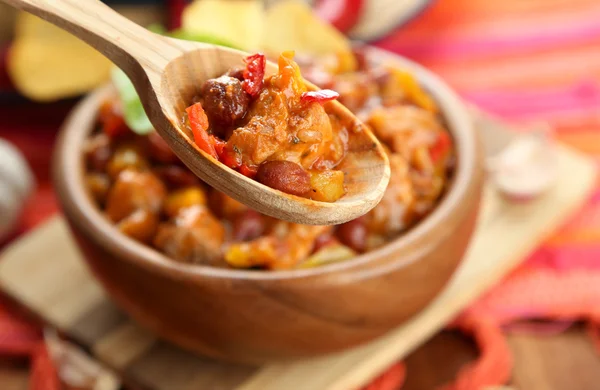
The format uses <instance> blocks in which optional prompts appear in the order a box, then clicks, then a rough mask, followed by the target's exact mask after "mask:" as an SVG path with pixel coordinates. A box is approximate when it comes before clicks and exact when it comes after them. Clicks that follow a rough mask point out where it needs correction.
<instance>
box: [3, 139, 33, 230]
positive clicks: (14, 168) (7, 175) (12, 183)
mask: <svg viewBox="0 0 600 390" xmlns="http://www.w3.org/2000/svg"><path fill="white" fill-rule="evenodd" d="M0 160H1V162H0V240H2V239H4V238H6V236H7V235H8V234H10V233H11V232H12V231H13V230H14V229H15V227H16V224H17V222H18V220H19V215H20V214H21V211H22V210H23V206H24V204H25V201H26V200H27V198H28V197H29V195H30V194H31V192H32V191H33V188H34V177H33V174H32V172H31V170H30V169H29V166H28V165H27V162H26V161H25V159H24V158H23V156H22V154H21V152H19V150H17V148H15V147H14V146H13V145H12V144H10V143H9V142H7V141H5V140H3V139H0Z"/></svg>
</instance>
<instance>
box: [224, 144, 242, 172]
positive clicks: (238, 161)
mask: <svg viewBox="0 0 600 390" xmlns="http://www.w3.org/2000/svg"><path fill="white" fill-rule="evenodd" d="M220 160H221V162H222V163H223V164H225V165H227V166H228V167H229V168H231V169H237V168H239V166H240V165H242V155H241V154H240V153H237V152H236V151H235V150H232V149H231V148H230V147H229V145H226V146H225V148H224V149H223V154H221V155H220Z"/></svg>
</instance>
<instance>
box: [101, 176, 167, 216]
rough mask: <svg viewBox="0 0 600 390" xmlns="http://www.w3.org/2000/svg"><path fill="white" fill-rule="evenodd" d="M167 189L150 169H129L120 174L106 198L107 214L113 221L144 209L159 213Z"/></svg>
mask: <svg viewBox="0 0 600 390" xmlns="http://www.w3.org/2000/svg"><path fill="white" fill-rule="evenodd" d="M166 194H167V191H166V189H165V185H164V184H163V182H162V181H160V180H159V179H158V177H156V176H155V175H154V174H153V173H151V172H149V171H143V172H139V171H136V170H131V169H127V170H125V171H123V172H121V173H120V174H119V176H118V177H117V180H116V181H115V183H114V184H113V186H112V188H111V189H110V191H109V192H108V196H107V198H106V215H107V216H108V218H110V219H111V220H112V221H113V222H120V221H121V220H122V219H123V218H126V217H127V216H129V215H131V214H133V213H134V212H135V211H137V210H139V209H142V210H148V211H150V212H152V213H154V214H157V215H158V214H159V213H160V209H161V207H162V204H163V202H164V200H165V197H166Z"/></svg>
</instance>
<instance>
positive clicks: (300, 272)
mask: <svg viewBox="0 0 600 390" xmlns="http://www.w3.org/2000/svg"><path fill="white" fill-rule="evenodd" d="M367 55H369V56H372V58H374V59H375V60H376V61H378V62H385V63H389V64H390V65H396V66H398V65H399V66H401V67H403V68H405V69H409V70H410V71H411V72H414V74H415V75H416V76H417V79H418V80H419V82H420V83H421V84H422V85H423V86H424V87H425V88H426V89H427V90H428V92H429V93H430V94H432V95H433V97H434V98H435V99H436V101H437V102H438V104H439V106H440V109H441V111H442V114H443V116H444V118H445V120H446V123H447V126H448V130H449V131H450V134H451V135H452V138H453V141H454V145H455V150H456V155H457V156H458V158H457V164H456V168H455V170H454V173H453V178H452V183H451V185H450V187H449V188H448V190H447V192H446V193H445V194H444V196H443V197H442V199H441V200H440V202H439V203H438V205H437V206H436V207H435V208H434V209H433V211H432V212H431V213H430V214H429V215H427V216H426V217H425V218H424V219H423V220H422V221H420V222H419V223H418V224H417V225H415V226H414V227H412V228H411V229H409V230H408V231H407V232H406V233H403V234H401V235H400V236H398V237H397V238H395V239H393V240H391V241H390V242H388V243H386V244H385V245H383V246H382V247H381V248H377V249H375V250H373V251H370V252H367V253H364V254H360V255H358V256H356V257H354V258H352V259H350V260H347V261H343V262H339V263H332V264H326V265H322V266H320V267H315V268H306V269H291V270H272V271H256V270H244V269H228V268H218V267H212V266H208V265H199V264H183V263H179V262H176V261H173V260H172V259H170V258H169V257H168V256H166V255H164V254H162V253H161V252H159V251H158V250H156V249H154V248H152V247H150V246H148V245H145V244H143V243H139V242H137V241H135V240H133V239H131V238H129V237H127V236H125V235H123V234H122V233H121V232H119V231H118V229H116V228H115V226H114V225H113V224H112V223H111V222H110V221H108V220H107V219H106V218H105V216H104V215H103V214H102V213H101V211H100V210H99V209H98V208H97V206H96V205H94V204H93V202H92V200H91V198H90V197H89V196H88V194H87V193H86V191H85V189H84V183H83V179H84V173H85V172H84V164H83V163H82V161H83V156H82V150H83V148H82V147H81V146H82V143H83V141H84V140H85V138H86V137H87V136H88V135H89V133H90V132H91V130H92V129H93V123H94V122H95V120H96V115H89V112H94V113H97V107H98V106H99V104H100V102H101V99H103V98H104V97H106V96H107V95H108V94H109V93H111V90H112V86H111V85H106V86H104V87H101V88H99V89H97V90H95V91H94V92H93V93H92V94H90V95H89V96H87V97H86V98H85V99H84V100H83V101H82V102H80V103H79V104H78V105H77V106H76V107H75V109H74V110H73V111H72V112H71V113H70V115H69V116H68V118H67V120H66V121H65V122H64V123H63V126H62V128H61V131H60V134H59V137H58V140H57V143H56V146H55V152H54V158H53V181H54V184H55V188H56V190H57V193H58V198H59V200H60V203H61V206H62V209H63V212H64V213H65V214H66V215H67V216H69V217H70V218H69V220H71V222H72V223H74V224H75V225H76V226H77V228H79V229H81V230H83V231H84V232H85V233H86V236H87V237H94V240H95V241H96V242H98V243H99V244H100V245H101V246H102V247H104V248H105V249H106V250H107V251H109V252H110V253H111V254H112V255H114V256H118V257H119V258H120V259H127V260H128V261H131V262H132V263H135V265H138V266H141V267H143V268H145V269H148V270H152V271H155V272H159V273H163V274H164V273H167V274H168V275H169V276H171V277H174V278H179V279H190V278H192V279H193V278H201V279H204V280H205V279H206V278H212V279H228V280H249V281H250V280H251V281H272V282H278V281H286V280H294V279H305V278H310V277H322V276H326V275H330V274H336V273H341V272H348V271H353V270H359V269H362V268H361V267H363V266H365V265H367V264H369V263H371V262H374V261H375V260H377V259H378V258H380V257H382V256H386V255H389V254H391V253H396V252H400V251H401V250H402V249H408V248H410V247H411V246H412V245H414V244H417V243H419V240H421V239H422V238H423V237H424V236H427V232H429V231H431V230H433V229H434V228H435V227H436V226H439V225H440V224H442V223H443V222H444V221H445V220H448V219H449V218H450V217H451V215H452V213H453V211H454V210H455V209H456V208H457V206H458V205H459V204H460V202H461V199H463V198H464V197H465V195H466V194H467V192H468V191H469V189H470V184H471V182H472V181H474V180H475V173H476V170H477V164H478V163H479V160H478V155H479V151H478V143H479V139H478V137H477V135H476V133H475V130H474V124H473V121H472V120H471V116H470V114H469V113H468V111H467V108H466V106H465V105H464V104H463V103H462V101H461V100H460V98H459V97H458V96H457V95H456V94H455V93H454V92H453V91H452V90H451V89H450V87H449V86H447V85H446V84H445V83H444V82H443V81H442V80H441V79H440V78H439V77H438V76H436V75H434V74H433V73H431V72H430V71H428V70H426V69H425V68H423V67H422V66H420V65H418V64H416V63H414V62H413V61H411V60H408V59H406V58H404V57H401V56H399V55H396V54H393V53H390V52H387V51H385V50H381V49H377V48H373V47H369V48H367ZM82 122H83V123H86V124H88V123H89V126H81V123H82ZM73 167H77V168H75V169H73ZM445 230H446V231H445V232H444V233H443V234H440V235H439V236H438V238H437V240H436V242H439V241H440V240H442V239H443V238H444V237H446V236H448V235H450V234H452V229H445ZM415 255H416V253H415ZM414 258H415V256H411V255H407V256H405V257H403V258H401V259H398V260H397V261H396V264H395V265H396V266H404V265H407V264H409V263H412V262H413V260H414Z"/></svg>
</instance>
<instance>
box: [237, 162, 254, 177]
mask: <svg viewBox="0 0 600 390" xmlns="http://www.w3.org/2000/svg"><path fill="white" fill-rule="evenodd" d="M256 172H257V169H256V168H253V167H249V166H248V165H246V164H242V165H240V173H241V174H242V175H244V176H247V177H249V178H251V179H252V178H253V177H254V176H256Z"/></svg>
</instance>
